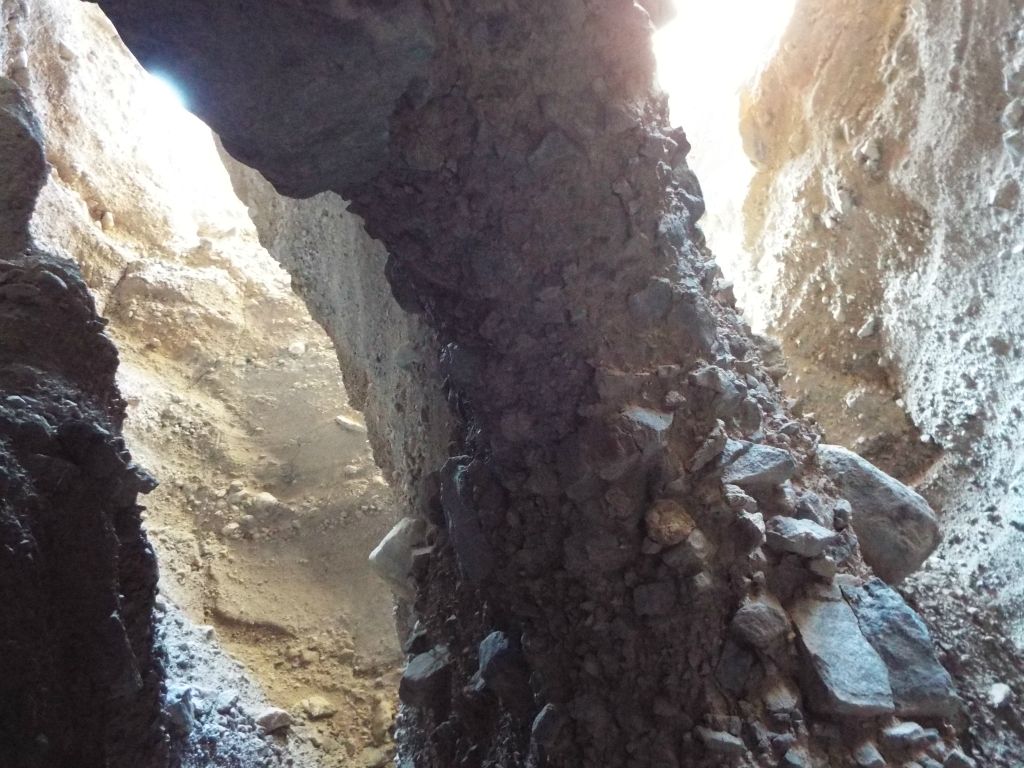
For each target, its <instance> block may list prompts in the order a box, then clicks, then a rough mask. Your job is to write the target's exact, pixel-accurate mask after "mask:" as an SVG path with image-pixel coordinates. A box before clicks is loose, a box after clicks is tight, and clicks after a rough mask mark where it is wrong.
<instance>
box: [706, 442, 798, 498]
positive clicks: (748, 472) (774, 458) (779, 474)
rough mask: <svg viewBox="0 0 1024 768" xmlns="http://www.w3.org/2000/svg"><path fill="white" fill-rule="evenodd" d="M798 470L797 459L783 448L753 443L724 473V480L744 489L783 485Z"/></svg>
mask: <svg viewBox="0 0 1024 768" xmlns="http://www.w3.org/2000/svg"><path fill="white" fill-rule="evenodd" d="M794 472H796V461H795V460H794V459H793V457H792V456H791V455H790V454H789V451H784V450H782V449H781V448H774V447H772V446H770V445H760V444H756V443H755V444H752V445H750V447H749V448H748V449H747V450H746V451H744V452H743V453H742V454H740V455H739V456H738V457H737V458H736V459H735V460H734V461H733V462H732V463H730V464H729V465H728V466H727V467H726V468H725V471H724V472H723V473H722V482H723V483H726V484H729V485H738V486H739V487H740V488H742V489H744V490H750V489H752V488H754V489H757V488H769V487H771V486H775V485H782V483H784V482H786V481H787V480H788V479H789V478H791V477H792V476H793V473H794Z"/></svg>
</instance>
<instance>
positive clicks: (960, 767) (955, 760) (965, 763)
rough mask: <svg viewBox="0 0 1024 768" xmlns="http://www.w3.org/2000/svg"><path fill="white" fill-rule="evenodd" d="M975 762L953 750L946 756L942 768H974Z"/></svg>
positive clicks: (957, 750)
mask: <svg viewBox="0 0 1024 768" xmlns="http://www.w3.org/2000/svg"><path fill="white" fill-rule="evenodd" d="M974 766H975V762H974V760H972V759H971V758H969V757H968V756H967V755H965V754H964V753H963V752H961V751H960V750H959V749H954V750H953V751H952V752H950V753H949V754H948V755H947V756H946V761H945V762H944V763H943V764H942V768H974Z"/></svg>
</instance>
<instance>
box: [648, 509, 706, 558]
mask: <svg viewBox="0 0 1024 768" xmlns="http://www.w3.org/2000/svg"><path fill="white" fill-rule="evenodd" d="M645 522H646V523H647V535H648V536H650V538H651V539H652V540H653V541H656V542H657V543H658V544H661V545H662V546H665V547H671V546H674V545H676V544H679V543H680V542H682V541H685V540H686V538H687V537H688V536H689V535H690V534H691V533H693V530H694V529H695V528H696V527H697V525H696V523H694V521H693V518H692V517H690V515H689V513H687V511H686V510H685V509H684V508H683V505H682V504H680V503H679V502H678V501H674V500H672V499H660V500H658V501H656V502H655V503H654V505H653V506H652V507H651V508H650V509H649V510H647V515H646V517H645Z"/></svg>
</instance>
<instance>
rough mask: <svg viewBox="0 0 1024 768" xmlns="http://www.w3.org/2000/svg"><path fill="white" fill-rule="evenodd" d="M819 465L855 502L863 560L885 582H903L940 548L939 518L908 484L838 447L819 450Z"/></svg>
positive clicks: (852, 504) (848, 497)
mask: <svg viewBox="0 0 1024 768" xmlns="http://www.w3.org/2000/svg"><path fill="white" fill-rule="evenodd" d="M818 463H819V464H820V465H821V468H822V469H823V470H824V471H825V473H826V474H827V475H828V476H829V477H830V478H831V479H832V481H833V482H834V483H835V484H836V487H837V488H838V489H839V493H840V494H841V495H842V496H843V498H845V499H846V500H847V501H849V502H850V505H851V506H852V508H853V516H852V519H851V524H852V525H853V529H854V531H855V532H856V533H857V538H858V539H859V540H860V549H861V552H862V553H863V555H864V560H865V561H866V562H867V564H868V565H870V566H871V568H872V569H873V570H874V571H875V573H876V574H878V575H879V576H880V577H881V578H883V579H885V580H886V581H887V582H889V583H890V584H895V583H897V582H899V581H901V580H902V579H904V578H906V577H907V576H908V575H909V574H911V573H913V572H914V571H916V570H917V569H918V568H919V567H920V565H921V563H923V562H924V560H925V558H927V557H928V555H930V554H931V553H932V551H933V550H934V549H935V547H936V546H938V543H939V539H940V534H939V524H938V521H937V520H936V518H935V513H934V512H933V511H932V509H931V507H929V506H928V502H926V501H925V500H924V499H923V498H922V497H921V496H920V495H918V494H917V493H915V492H914V491H913V490H911V489H910V488H908V487H907V486H906V485H904V484H903V483H901V482H899V481H898V480H895V479H893V478H891V477H889V475H887V474H885V473H884V472H882V471H881V470H880V469H878V468H877V467H875V466H874V465H873V464H871V463H870V462H868V461H866V460H865V459H862V458H861V457H860V456H858V455H857V454H855V453H853V452H851V451H848V450H846V449H845V448H842V447H841V446H838V445H819V446H818Z"/></svg>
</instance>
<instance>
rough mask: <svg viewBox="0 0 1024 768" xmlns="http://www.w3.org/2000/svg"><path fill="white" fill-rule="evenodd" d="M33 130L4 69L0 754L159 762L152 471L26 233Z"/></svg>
mask: <svg viewBox="0 0 1024 768" xmlns="http://www.w3.org/2000/svg"><path fill="white" fill-rule="evenodd" d="M37 130H38V129H37V128H36V127H35V125H34V123H33V121H32V118H31V117H30V115H28V113H27V110H26V108H25V106H24V103H23V102H22V101H21V99H20V96H19V94H18V92H17V91H16V90H15V89H14V88H13V87H11V86H10V85H9V83H8V81H4V80H0V167H3V168H4V169H5V178H4V179H3V181H2V182H0V217H3V218H2V226H0V605H2V606H3V610H2V611H0V649H2V652H0V765H4V766H5V767H6V766H10V767H11V768H22V767H23V766H24V767H25V768H44V766H45V768H77V767H78V766H88V767H90V768H91V767H92V766H97V767H99V766H118V767H123V768H136V767H137V766H161V765H164V764H166V761H167V758H166V751H165V744H164V734H163V729H162V725H161V722H160V710H159V694H160V685H161V666H160V663H159V660H158V659H157V658H156V656H155V654H154V650H153V618H152V608H153V599H154V595H155V592H156V578H157V572H156V559H155V556H154V554H153V550H152V549H151V548H150V546H149V544H148V543H147V541H146V539H145V536H144V535H143V533H142V530H141V522H140V517H139V513H140V512H141V508H140V507H139V506H138V505H137V504H136V497H137V495H138V494H139V493H145V492H148V491H150V490H152V488H153V487H154V485H155V481H154V480H153V478H152V477H150V476H149V475H148V474H146V473H145V472H144V471H143V470H141V469H139V468H138V467H136V466H135V465H133V464H132V463H131V457H130V456H129V454H128V452H127V450H126V448H125V445H124V441H123V440H122V439H121V438H120V436H119V435H118V432H119V429H120V424H121V420H122V418H123V403H122V402H121V400H120V397H119V395H118V392H117V388H116V386H115V384H114V372H115V370H116V368H117V353H116V350H115V349H114V346H113V344H112V343H111V342H110V340H109V339H108V338H107V337H106V336H104V335H103V322H102V321H101V320H100V319H99V318H98V317H97V315H96V311H95V308H94V305H93V302H92V299H91V297H90V295H89V293H88V291H87V289H86V287H85V284H84V283H83V282H82V280H81V277H80V276H79V273H78V269H77V267H75V266H74V265H73V264H70V263H68V262H66V261H63V260H61V259H57V258H54V257H50V256H47V255H46V254H43V253H39V252H38V251H36V250H35V249H34V248H33V247H32V246H31V244H30V243H29V241H28V237H27V236H26V235H25V234H24V233H25V230H26V228H27V224H28V215H29V213H30V212H31V209H32V204H31V201H33V200H34V199H35V195H36V194H37V193H38V191H39V189H40V188H41V186H42V183H43V180H44V178H45V163H44V161H43V155H42V150H41V143H40V140H39V138H38V132H37ZM8 169H13V171H14V173H12V174H8V173H7V172H8Z"/></svg>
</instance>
